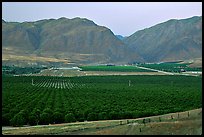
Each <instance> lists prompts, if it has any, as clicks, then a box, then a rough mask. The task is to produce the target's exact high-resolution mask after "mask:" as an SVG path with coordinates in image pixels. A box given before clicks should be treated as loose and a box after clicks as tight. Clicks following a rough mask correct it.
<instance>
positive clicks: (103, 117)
mask: <svg viewBox="0 0 204 137" xmlns="http://www.w3.org/2000/svg"><path fill="white" fill-rule="evenodd" d="M106 119H108V116H107V113H106V112H101V113H99V114H98V120H106Z"/></svg>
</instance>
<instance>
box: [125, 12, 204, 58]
mask: <svg viewBox="0 0 204 137" xmlns="http://www.w3.org/2000/svg"><path fill="white" fill-rule="evenodd" d="M124 42H125V43H126V44H127V45H128V47H129V48H130V50H131V51H134V52H135V53H136V54H138V55H140V56H141V57H142V58H144V60H145V61H146V62H160V61H173V60H187V59H193V58H201V57H202V17H197V16H195V17H192V18H188V19H181V20H176V19H171V20H169V21H167V22H164V23H160V24H158V25H155V26H152V27H150V28H146V29H144V30H140V31H137V32H135V33H134V34H132V35H131V36H129V37H126V38H125V39H124Z"/></svg>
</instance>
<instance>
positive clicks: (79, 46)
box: [2, 18, 140, 64]
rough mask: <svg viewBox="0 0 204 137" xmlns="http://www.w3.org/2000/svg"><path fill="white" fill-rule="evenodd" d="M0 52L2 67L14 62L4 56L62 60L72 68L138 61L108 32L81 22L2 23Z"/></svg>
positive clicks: (135, 56)
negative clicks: (75, 66)
mask: <svg viewBox="0 0 204 137" xmlns="http://www.w3.org/2000/svg"><path fill="white" fill-rule="evenodd" d="M2 48H3V63H4V62H7V63H8V62H12V61H13V63H14V64H15V61H14V60H15V58H6V59H5V55H13V56H24V58H27V57H28V56H29V57H30V58H33V57H35V56H38V57H49V58H54V59H65V60H67V61H68V63H76V64H89V63H112V62H127V61H129V60H131V59H139V60H140V58H139V56H137V55H136V54H133V53H128V49H127V47H126V45H125V44H124V43H123V42H122V41H121V40H119V39H118V38H117V37H116V36H115V35H114V34H113V33H112V31H111V30H110V29H108V28H106V27H104V26H98V25H97V24H95V23H94V22H93V21H90V20H88V19H85V18H73V19H67V18H59V19H49V20H40V21H36V22H23V23H18V22H5V21H4V20H2ZM127 55H128V56H127ZM18 61H19V62H18V63H20V62H21V61H20V60H18ZM22 61H24V60H22ZM37 61H41V60H37ZM28 62H29V61H28ZM30 62H32V61H30ZM11 64H12V63H11Z"/></svg>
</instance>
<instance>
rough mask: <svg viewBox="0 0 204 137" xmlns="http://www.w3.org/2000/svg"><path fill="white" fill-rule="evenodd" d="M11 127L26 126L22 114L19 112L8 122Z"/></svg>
mask: <svg viewBox="0 0 204 137" xmlns="http://www.w3.org/2000/svg"><path fill="white" fill-rule="evenodd" d="M10 123H11V125H13V126H23V125H24V124H26V119H25V117H24V114H23V113H22V112H19V113H18V114H16V115H15V116H14V117H13V118H12V119H11V120H10Z"/></svg>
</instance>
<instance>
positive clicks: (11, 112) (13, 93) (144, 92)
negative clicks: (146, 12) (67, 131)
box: [2, 75, 202, 126]
mask: <svg viewBox="0 0 204 137" xmlns="http://www.w3.org/2000/svg"><path fill="white" fill-rule="evenodd" d="M2 80H3V83H2V84H3V88H2V89H3V90H2V125H12V126H21V125H26V124H29V125H37V124H50V123H65V122H75V121H91V120H107V119H127V118H139V117H145V116H152V115H160V114H165V113H171V112H178V111H185V110H190V109H195V108H200V107H202V78H201V77H191V76H167V75H163V76H149V75H143V76H142V75H137V76H84V77H46V76H27V77H26V76H19V77H13V76H6V75H4V76H3V78H2Z"/></svg>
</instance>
